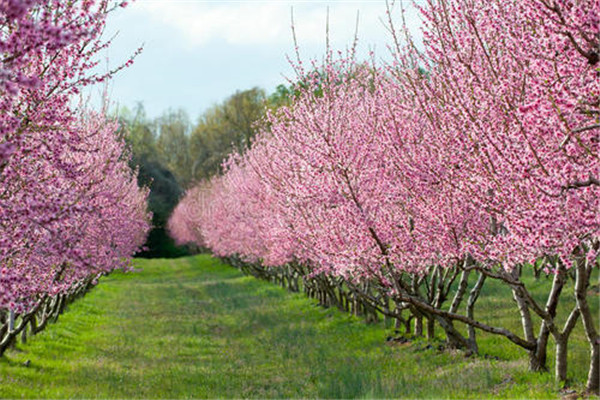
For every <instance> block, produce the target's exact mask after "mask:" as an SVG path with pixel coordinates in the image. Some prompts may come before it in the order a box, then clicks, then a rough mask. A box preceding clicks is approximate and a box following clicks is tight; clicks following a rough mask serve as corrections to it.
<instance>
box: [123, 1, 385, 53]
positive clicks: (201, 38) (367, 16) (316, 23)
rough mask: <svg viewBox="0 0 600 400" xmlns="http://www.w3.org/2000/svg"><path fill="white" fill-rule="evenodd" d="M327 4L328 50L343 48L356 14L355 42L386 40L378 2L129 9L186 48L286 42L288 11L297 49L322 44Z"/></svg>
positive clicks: (139, 5)
mask: <svg viewBox="0 0 600 400" xmlns="http://www.w3.org/2000/svg"><path fill="white" fill-rule="evenodd" d="M328 6H329V25H330V41H331V44H332V46H334V47H344V46H347V45H349V44H350V43H351V42H352V40H353V37H354V30H355V20H356V12H357V10H360V21H361V22H360V25H359V37H360V39H361V42H364V43H372V42H380V43H381V42H384V41H385V42H387V41H388V40H387V39H388V37H387V33H386V31H385V28H384V27H383V25H382V23H381V22H380V20H379V19H380V18H381V17H383V16H385V3H384V2H383V1H371V2H351V1H349V2H344V3H340V2H314V1H313V2H302V1H236V2H229V1H221V2H210V1H189V0H188V1H185V0H184V1H178V0H138V1H137V2H135V3H133V6H132V9H133V10H136V11H137V12H139V13H143V14H144V15H145V16H146V18H150V19H151V20H152V24H153V25H154V24H155V23H159V24H162V25H166V26H169V27H171V28H173V29H176V30H177V31H179V33H180V34H181V36H182V37H183V38H185V40H186V42H187V44H188V45H190V46H192V47H196V46H201V45H205V44H207V43H209V42H211V41H224V42H225V43H226V44H231V45H280V44H290V43H291V42H292V33H291V21H290V16H291V9H292V7H293V8H294V20H295V28H296V34H297V37H298V41H299V44H300V46H301V47H303V46H313V45H322V44H324V43H325V27H326V19H327V7H328Z"/></svg>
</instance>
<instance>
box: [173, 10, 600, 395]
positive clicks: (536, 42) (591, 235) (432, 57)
mask: <svg viewBox="0 0 600 400" xmlns="http://www.w3.org/2000/svg"><path fill="white" fill-rule="evenodd" d="M425 3H426V4H423V5H422V6H420V7H419V6H418V5H416V7H419V12H420V15H421V17H422V19H423V32H422V33H423V36H422V38H421V39H422V40H421V41H422V43H419V41H418V39H419V38H415V37H413V36H412V35H411V32H410V31H409V30H408V28H407V27H406V26H403V25H402V24H400V26H397V25H396V26H394V24H393V23H392V21H393V20H395V19H396V16H397V15H398V14H397V13H401V11H399V10H393V9H388V16H389V21H390V24H389V28H390V32H391V45H390V49H391V50H392V52H393V61H392V62H375V61H372V62H367V63H363V62H357V61H355V59H354V57H353V54H352V51H351V52H350V54H349V55H348V56H344V57H342V56H335V55H333V53H331V52H329V53H328V54H327V56H326V58H325V61H324V62H323V63H322V64H317V63H313V64H312V65H311V66H310V68H307V67H304V66H303V65H302V63H301V62H300V61H298V62H297V63H295V67H296V69H297V72H298V81H297V83H296V84H295V87H294V93H295V97H294V100H293V102H292V104H291V105H290V106H286V107H281V108H279V109H278V110H276V111H273V112H271V113H270V114H269V115H268V116H267V117H266V120H265V121H263V122H262V123H261V124H259V125H258V126H259V129H260V131H259V133H258V134H257V137H256V139H255V140H254V142H253V145H252V146H251V148H250V149H249V150H248V151H247V152H245V153H244V154H234V155H232V156H231V157H230V158H229V159H228V161H227V162H226V163H225V166H224V167H225V173H224V174H223V175H222V176H218V177H215V178H213V179H212V180H210V181H207V182H204V183H201V184H199V185H198V186H197V187H195V188H193V189H191V190H189V191H188V193H187V194H186V196H185V198H184V199H183V200H182V201H181V203H180V204H179V206H178V207H177V208H176V210H175V211H174V214H173V215H172V218H171V220H170V230H171V232H172V235H173V236H174V237H175V238H176V239H177V240H178V241H179V242H180V243H195V244H196V245H199V246H203V247H207V248H210V249H211V250H212V251H213V252H214V253H215V254H216V255H217V256H221V257H228V258H230V259H232V260H236V262H238V263H241V266H242V267H243V268H245V269H247V270H250V271H253V273H255V274H258V275H261V274H262V275H266V276H271V277H276V278H277V279H279V280H281V281H284V282H285V281H288V282H291V283H289V285H290V286H292V287H293V286H294V283H293V282H297V281H298V280H299V279H302V280H303V281H304V286H305V290H309V291H312V292H313V294H314V293H316V294H315V295H316V296H317V297H319V298H320V299H321V301H322V302H324V303H328V304H335V305H338V306H339V305H340V304H341V305H342V307H343V308H348V307H349V304H350V306H352V304H354V306H353V307H357V305H358V306H360V307H362V308H363V309H364V310H376V311H378V312H379V313H382V314H384V315H387V316H388V317H390V318H396V319H398V321H401V322H402V321H404V322H406V321H413V322H412V324H413V325H414V328H415V329H416V330H417V332H420V331H421V330H422V327H423V326H424V325H425V322H424V321H426V322H427V325H425V326H427V327H428V329H429V330H430V334H433V330H434V328H435V327H436V326H438V327H439V328H440V329H441V330H442V331H443V332H444V336H445V338H446V341H447V342H448V345H450V346H453V347H458V348H464V349H466V350H467V351H469V352H477V351H478V345H477V332H478V331H485V332H488V333H490V334H495V335H501V336H503V337H504V338H505V339H506V340H509V341H510V342H512V343H514V344H515V345H516V346H519V347H521V348H523V349H524V351H526V352H527V354H528V355H529V360H530V367H531V368H532V369H534V370H543V369H545V368H546V365H547V360H546V358H547V348H548V344H549V339H552V341H553V342H554V343H555V346H556V354H557V356H556V378H557V379H558V380H561V381H564V380H566V379H567V352H568V349H569V345H568V341H569V337H570V335H571V333H572V332H573V329H574V328H575V326H576V325H577V324H579V323H581V324H582V326H583V329H584V330H585V333H586V337H587V339H588V341H589V346H590V367H589V377H588V382H587V387H588V389H589V390H591V391H596V392H597V391H598V387H599V382H598V379H599V377H600V370H599V359H600V348H599V346H600V336H599V335H598V325H597V324H598V321H597V320H596V319H595V316H594V315H593V312H592V311H591V310H590V304H589V301H588V300H589V299H588V297H589V294H588V287H589V284H590V275H591V273H592V272H593V270H594V269H598V254H599V249H600V242H599V235H598V233H599V227H600V212H599V210H600V186H599V185H600V181H599V179H600V160H599V155H600V124H599V118H600V71H599V69H600V63H599V54H600V15H599V13H600V4H599V2H598V1H597V0H582V1H577V2H573V1H567V0H536V1H527V2H521V1H514V2H506V1H487V0H486V1H483V0H476V1H472V0H469V1H467V0H429V1H426V2H425ZM419 4H420V3H419ZM373 58H374V57H373ZM528 269H531V270H534V269H535V270H540V269H541V270H542V271H543V272H545V273H546V274H548V275H550V277H551V281H552V285H551V286H550V285H549V286H548V290H547V293H546V296H545V298H544V299H540V298H539V297H536V296H533V295H532V293H531V291H530V289H529V288H528V287H527V286H526V285H525V284H524V281H523V279H522V273H523V272H524V271H526V270H528ZM490 280H495V281H498V282H501V283H502V284H503V285H506V287H507V288H509V289H510V292H511V293H512V297H513V298H514V304H515V315H518V316H520V322H521V325H522V330H521V329H519V330H516V331H515V330H511V329H508V328H507V327H503V326H498V325H497V321H494V320H491V321H490V320H486V321H483V320H481V319H478V317H477V315H478V312H477V299H478V297H479V296H480V294H481V292H482V290H483V288H484V287H485V284H486V282H489V281H490ZM569 280H573V281H574V283H573V285H571V284H570V283H569ZM296 286H297V285H296ZM567 286H569V287H572V288H574V289H570V290H569V291H568V292H567V291H566V290H563V288H566V287H567ZM567 296H568V297H570V299H572V300H574V301H573V304H574V306H573V308H572V309H571V310H569V312H568V313H566V314H565V315H558V314H559V313H558V309H559V307H558V304H559V302H561V301H563V300H562V299H564V298H565V297H567ZM479 314H481V313H479ZM559 321H560V323H559Z"/></svg>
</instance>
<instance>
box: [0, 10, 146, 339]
mask: <svg viewBox="0 0 600 400" xmlns="http://www.w3.org/2000/svg"><path fill="white" fill-rule="evenodd" d="M121 3H122V2H120V1H117V2H113V1H107V0H74V1H73V0H69V1H66V0H0V27H1V29H0V264H1V269H0V317H1V319H2V323H4V319H5V316H6V312H7V310H10V311H11V313H14V312H16V313H18V314H17V316H18V315H21V316H22V317H23V321H26V320H27V319H26V318H25V315H27V313H28V312H29V311H30V310H32V309H35V308H36V307H38V308H39V306H40V304H42V303H43V302H44V301H45V300H46V299H47V298H53V297H56V296H57V295H59V294H62V293H66V292H67V291H68V290H70V288H72V287H74V286H75V285H80V283H81V282H82V281H84V280H90V279H92V280H93V279H94V278H95V277H98V276H99V275H101V274H104V273H108V272H110V271H112V270H113V269H115V268H122V267H127V266H128V265H129V260H130V257H131V256H132V255H133V253H134V252H135V251H136V250H137V249H138V248H139V247H140V246H141V245H142V244H143V243H144V241H145V236H146V233H147V232H148V230H149V215H148V212H147V208H146V198H147V195H148V192H147V190H146V189H140V188H138V185H137V172H136V171H132V170H131V169H130V168H129V167H128V160H129V155H128V153H127V151H126V147H125V142H124V141H123V139H122V137H121V136H120V134H119V132H118V129H119V127H118V124H117V122H116V121H113V120H110V119H107V117H105V115H104V114H103V113H102V112H99V113H96V112H89V111H85V110H84V108H83V107H78V106H76V101H75V98H74V96H75V95H76V94H77V93H78V92H79V89H80V88H81V87H82V86H85V85H88V84H92V83H95V82H100V81H103V80H104V79H107V78H110V77H111V76H112V75H113V74H114V73H115V72H116V71H117V70H119V69H120V68H116V69H115V70H113V71H110V72H108V73H107V74H102V75H97V74H94V73H92V69H93V68H94V67H95V66H96V65H97V62H98V61H97V60H98V55H99V52H100V51H101V50H102V49H104V48H105V47H106V46H107V45H108V43H106V42H103V41H101V40H100V35H101V33H102V30H103V28H104V25H105V20H106V17H107V15H108V14H109V13H110V12H111V11H112V10H114V9H115V8H116V7H118V6H120V5H121ZM130 61H131V60H129V61H127V62H126V63H125V64H126V65H127V64H129V63H130ZM0 328H2V329H4V327H0ZM9 330H10V329H9ZM0 331H1V329H0ZM9 333H12V332H9ZM2 335H4V333H2ZM5 339H6V338H5V337H4V336H2V337H0V341H2V345H4V344H5V343H4V342H6V340H5Z"/></svg>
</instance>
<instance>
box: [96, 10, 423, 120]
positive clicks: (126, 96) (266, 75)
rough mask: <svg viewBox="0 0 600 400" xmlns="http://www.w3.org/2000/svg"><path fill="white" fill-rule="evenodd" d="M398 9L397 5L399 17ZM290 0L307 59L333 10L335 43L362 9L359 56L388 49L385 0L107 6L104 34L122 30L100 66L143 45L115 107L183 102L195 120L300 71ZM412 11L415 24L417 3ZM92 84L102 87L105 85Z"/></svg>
mask: <svg viewBox="0 0 600 400" xmlns="http://www.w3.org/2000/svg"><path fill="white" fill-rule="evenodd" d="M405 7H407V8H408V7H409V6H406V5H405ZM399 9H400V6H399V5H396V6H395V9H394V13H393V14H392V15H394V18H395V19H397V20H399V15H400V14H399ZM292 10H293V19H294V27H295V31H296V37H297V40H298V46H299V49H300V54H301V58H302V60H303V61H304V62H307V61H309V60H310V59H313V58H318V59H320V58H322V57H323V54H324V53H325V49H326V37H327V35H326V27H327V15H328V13H329V41H330V45H331V48H332V49H334V50H343V51H344V50H345V49H347V48H349V47H350V46H351V45H352V42H353V41H354V36H355V31H356V18H357V12H358V15H359V25H358V37H359V46H358V50H359V53H358V54H359V57H360V58H367V57H368V53H369V51H370V50H374V51H375V53H376V54H377V56H378V57H381V58H384V57H386V56H387V55H388V54H389V51H388V50H387V45H388V44H389V43H390V42H391V41H390V37H391V36H390V34H389V32H388V30H387V27H386V21H387V17H386V4H385V0H372V1H307V0H305V1H286V0H279V1H277V0H271V1H268V0H245V1H223V0H221V1H206V0H137V1H134V2H133V3H131V4H130V5H129V6H128V7H127V8H125V9H120V10H118V11H117V12H115V13H113V14H112V15H110V16H109V20H108V24H107V28H106V32H105V35H106V37H112V36H113V35H115V34H116V35H117V36H116V37H115V38H114V40H113V43H112V45H111V46H110V48H109V49H108V50H107V52H106V54H104V55H103V56H104V57H106V62H103V63H102V68H104V69H106V68H107V67H114V66H116V65H119V64H120V63H122V62H124V61H126V60H127V58H128V57H129V56H130V55H131V54H133V53H134V52H135V50H136V49H137V48H139V47H140V46H143V52H142V53H141V54H140V55H139V56H138V57H137V59H136V60H135V63H134V64H133V66H131V67H130V68H128V69H126V70H124V71H121V72H120V73H119V74H118V75H117V76H116V77H115V78H114V79H113V80H112V81H111V83H110V86H109V91H108V92H109V97H110V99H111V101H112V102H113V103H114V104H117V105H118V106H119V107H123V106H125V107H128V108H133V107H134V106H135V105H136V104H137V103H138V102H142V103H143V104H144V107H145V110H146V112H147V114H148V116H149V117H157V116H160V115H161V114H162V113H163V112H165V111H167V110H168V109H172V110H176V109H184V110H185V111H186V112H187V113H188V115H189V116H190V117H191V118H192V120H195V119H196V118H197V117H198V116H199V115H200V114H201V113H202V112H203V111H204V110H206V109H207V108H209V107H210V106H212V105H214V104H216V103H219V102H222V101H223V100H224V99H226V98H227V97H228V96H230V95H232V94H233V93H235V92H236V91H238V90H246V89H250V88H252V87H255V86H258V87H261V88H263V89H265V90H266V91H267V93H270V92H272V91H273V90H274V89H275V88H276V86H277V85H279V84H282V83H286V82H287V81H286V79H287V78H290V79H293V77H294V72H293V69H292V68H291V66H290V64H289V61H288V59H287V57H288V56H289V57H292V58H294V59H295V57H296V56H295V50H294V41H293V35H292V30H291V26H292V24H291V15H292ZM328 10H329V11H328ZM411 13H412V14H411ZM408 16H409V24H411V25H413V26H415V27H416V26H418V21H417V18H416V17H415V16H414V12H412V11H411V9H409V14H408ZM93 90H94V93H92V97H94V96H97V97H99V93H100V92H101V88H95V89H93Z"/></svg>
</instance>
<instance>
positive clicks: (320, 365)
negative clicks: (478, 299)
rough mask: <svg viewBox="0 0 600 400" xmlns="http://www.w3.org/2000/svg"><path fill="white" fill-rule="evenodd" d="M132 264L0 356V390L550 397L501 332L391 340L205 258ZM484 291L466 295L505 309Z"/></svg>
mask: <svg viewBox="0 0 600 400" xmlns="http://www.w3.org/2000/svg"><path fill="white" fill-rule="evenodd" d="M137 267H138V268H140V269H141V271H140V272H138V273H133V274H131V273H130V274H114V275H112V276H110V277H108V278H106V279H104V280H103V282H102V283H101V284H100V285H99V286H98V287H97V288H96V289H94V290H93V291H92V292H91V293H90V294H88V295H87V296H86V297H85V298H84V299H82V300H79V301H78V302H76V303H74V304H73V305H71V306H70V308H69V311H68V312H67V313H66V314H64V315H63V316H62V317H61V319H60V321H59V323H58V324H56V325H52V326H50V327H49V328H48V329H47V330H46V331H45V332H43V333H42V334H40V335H38V336H37V337H35V338H33V339H32V340H30V341H29V343H28V344H27V345H20V346H18V348H17V349H16V350H13V351H11V352H10V353H9V354H7V356H5V357H4V358H3V359H0V397H4V398H6V397H10V398H19V397H29V398H30V397H43V398H64V397H77V398H94V397H100V398H107V397H110V398H132V397H138V398H140V397H141V398H192V397H193V398H198V397H236V398H240V397H260V398H264V397H271V398H273V397H276V398H282V397H328V398H349V397H353V398H354V397H363V398H370V397H408V398H457V397H458V398H482V397H485V398H491V397H494V398H496V397H499V398H556V397H560V396H561V394H560V393H559V391H558V386H557V385H556V384H554V383H553V380H552V376H551V375H550V374H537V373H529V372H526V361H525V357H524V353H523V352H522V351H520V350H519V349H517V348H516V347H515V346H513V345H510V344H507V343H506V340H503V339H501V338H496V337H482V350H483V352H484V353H488V354H490V355H493V356H497V357H498V358H500V359H499V360H495V359H489V358H485V357H478V358H465V357H464V356H463V355H462V354H461V353H459V352H455V353H450V352H440V351H438V350H437V348H436V346H433V347H430V346H429V348H428V346H427V343H426V342H419V341H415V342H412V343H410V344H405V345H396V346H391V345H389V344H387V343H386V341H385V338H386V336H387V335H388V334H389V331H388V330H386V329H385V328H384V327H383V326H381V325H366V324H364V323H362V322H361V321H359V320H357V319H355V318H353V317H350V316H348V315H345V314H342V313H340V312H337V311H336V310H331V309H329V310H325V309H322V308H319V307H317V306H316V305H315V304H314V302H313V301H311V300H308V299H306V298H304V297H303V296H302V295H300V294H291V293H288V292H285V291H284V290H282V289H280V288H278V287H275V286H273V285H270V284H268V283H265V282H261V281H258V280H256V279H254V278H251V277H245V276H242V275H241V274H240V273H239V272H237V271H236V270H234V269H233V268H230V267H227V266H224V265H222V264H220V263H219V262H218V261H216V260H214V259H212V258H210V257H208V256H204V255H203V256H196V257H188V258H181V259H176V260H139V261H137ZM494 290H495V289H494V288H493V287H491V289H490V292H489V293H488V295H487V296H483V298H482V303H481V305H480V307H481V308H482V309H490V310H493V312H494V313H495V312H497V313H498V314H497V316H496V318H497V319H502V320H504V319H506V318H514V317H516V315H514V316H513V315H509V314H510V311H509V310H510V309H511V308H510V307H508V306H505V304H503V303H501V302H499V301H498V296H497V293H495V292H494ZM596 303H597V302H596ZM596 306H597V305H596ZM486 307H487V308H486ZM512 309H514V306H513V307H512ZM505 314H506V315H505ZM490 318H491V317H490ZM575 341H576V343H575V344H576V346H575V349H576V351H574V352H573V353H574V354H573V357H572V359H571V370H572V371H573V372H572V375H573V378H574V380H575V381H577V382H579V383H578V384H579V385H581V382H582V381H583V380H584V375H585V371H586V367H587V365H586V364H587V358H586V357H587V354H586V353H587V352H586V350H587V348H586V346H585V342H584V341H583V339H582V336H581V332H578V333H577V337H576V338H575ZM27 360H30V363H29V365H28V366H26V365H25V364H26V361H27ZM576 385H577V384H576Z"/></svg>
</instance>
